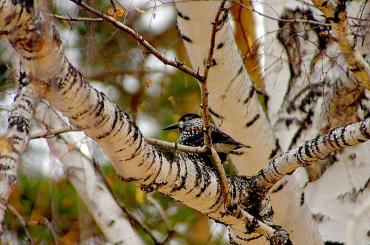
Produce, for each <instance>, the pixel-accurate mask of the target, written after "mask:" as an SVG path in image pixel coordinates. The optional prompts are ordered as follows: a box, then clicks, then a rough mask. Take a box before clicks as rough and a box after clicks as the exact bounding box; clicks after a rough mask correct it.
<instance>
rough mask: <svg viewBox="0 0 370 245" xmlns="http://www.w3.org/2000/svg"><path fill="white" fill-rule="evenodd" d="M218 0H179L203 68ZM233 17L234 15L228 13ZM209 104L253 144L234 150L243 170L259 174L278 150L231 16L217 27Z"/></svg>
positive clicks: (192, 50)
mask: <svg viewBox="0 0 370 245" xmlns="http://www.w3.org/2000/svg"><path fill="white" fill-rule="evenodd" d="M219 3H220V2H218V1H184V2H181V1H180V2H176V8H177V9H178V18H177V23H178V27H179V31H180V35H181V36H182V38H183V40H184V43H185V46H186V49H187V52H188V55H189V58H190V60H191V63H192V66H193V68H194V69H195V70H199V71H200V73H201V74H202V72H203V71H204V68H205V62H204V61H205V60H206V58H207V56H208V52H209V47H210V41H209V40H210V37H211V31H212V22H214V19H215V15H216V12H217V9H218V7H219ZM224 18H228V16H224ZM207 80H208V82H207V83H208V91H209V105H210V109H211V112H213V113H212V115H213V118H214V120H215V121H216V124H217V125H218V126H219V127H220V128H222V129H223V130H224V131H225V132H227V133H228V134H230V135H232V136H233V138H235V139H236V140H238V141H240V142H242V143H244V144H246V145H249V146H251V148H250V149H249V148H245V149H243V150H242V151H241V152H242V153H243V154H242V155H236V156H234V155H233V156H232V160H233V164H234V165H235V167H236V169H237V170H238V172H239V174H241V175H251V174H256V173H257V171H258V170H259V169H260V168H261V167H263V166H265V165H266V163H267V162H268V160H269V159H271V158H272V157H273V156H275V154H276V153H277V151H278V146H276V143H275V137H274V135H273V132H272V130H271V127H270V124H269V122H268V120H267V118H266V116H265V113H264V112H263V109H262V107H261V105H260V104H259V102H258V98H257V91H256V89H255V88H254V86H253V84H252V83H251V81H250V79H249V76H248V74H247V72H246V70H245V69H244V65H243V61H242V58H241V56H240V54H239V51H238V47H237V46H236V43H235V41H234V36H233V33H232V30H231V27H230V23H229V22H225V23H224V24H223V27H222V29H221V30H219V31H217V33H216V42H215V49H214V56H213V65H212V66H211V68H210V70H209V74H208V79H207Z"/></svg>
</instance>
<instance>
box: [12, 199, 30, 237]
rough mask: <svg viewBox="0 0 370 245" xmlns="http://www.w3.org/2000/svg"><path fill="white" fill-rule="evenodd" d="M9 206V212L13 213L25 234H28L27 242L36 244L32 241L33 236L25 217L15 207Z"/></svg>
mask: <svg viewBox="0 0 370 245" xmlns="http://www.w3.org/2000/svg"><path fill="white" fill-rule="evenodd" d="M7 206H8V210H9V211H10V212H12V213H13V214H14V215H15V217H17V219H18V220H19V223H20V224H21V225H22V227H23V230H24V233H25V234H26V237H27V241H28V242H29V243H31V244H34V243H33V240H32V237H31V234H30V232H29V231H28V229H27V222H26V221H25V219H24V218H23V216H22V215H21V214H20V213H19V212H18V211H17V209H16V208H15V207H13V205H11V204H9V203H8V205H7Z"/></svg>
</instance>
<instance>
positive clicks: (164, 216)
mask: <svg viewBox="0 0 370 245" xmlns="http://www.w3.org/2000/svg"><path fill="white" fill-rule="evenodd" d="M146 198H147V199H148V201H149V202H150V203H151V204H152V205H153V206H154V207H155V208H156V209H157V211H158V213H159V215H160V216H161V218H162V220H163V221H164V224H165V226H166V228H167V235H166V237H165V238H164V239H163V241H162V242H161V243H160V244H165V243H166V242H168V240H169V239H170V238H171V236H172V235H173V234H175V230H174V229H172V228H171V226H170V222H169V220H168V216H167V214H166V212H165V211H164V210H163V208H162V207H161V205H160V204H159V203H158V202H157V200H155V199H154V198H153V197H152V195H151V194H149V195H146Z"/></svg>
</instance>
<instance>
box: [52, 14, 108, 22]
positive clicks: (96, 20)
mask: <svg viewBox="0 0 370 245" xmlns="http://www.w3.org/2000/svg"><path fill="white" fill-rule="evenodd" d="M48 16H50V17H53V18H55V19H58V20H66V21H85V22H86V21H87V22H103V21H104V20H103V18H87V17H71V16H62V15H57V14H48Z"/></svg>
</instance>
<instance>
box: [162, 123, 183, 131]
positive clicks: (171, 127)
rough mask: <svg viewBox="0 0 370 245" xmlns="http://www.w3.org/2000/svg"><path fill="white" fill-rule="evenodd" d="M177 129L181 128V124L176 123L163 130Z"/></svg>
mask: <svg viewBox="0 0 370 245" xmlns="http://www.w3.org/2000/svg"><path fill="white" fill-rule="evenodd" d="M177 128H179V124H178V123H174V124H171V125H168V126H167V127H165V128H163V130H171V129H177Z"/></svg>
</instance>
